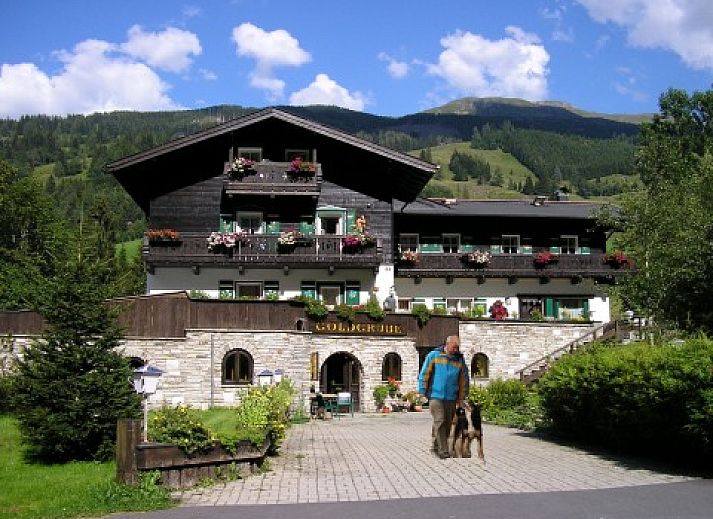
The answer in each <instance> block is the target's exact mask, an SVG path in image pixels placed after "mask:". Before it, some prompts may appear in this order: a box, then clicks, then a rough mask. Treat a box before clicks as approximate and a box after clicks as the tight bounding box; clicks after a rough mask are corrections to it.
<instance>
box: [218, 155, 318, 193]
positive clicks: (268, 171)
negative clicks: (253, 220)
mask: <svg viewBox="0 0 713 519" xmlns="http://www.w3.org/2000/svg"><path fill="white" fill-rule="evenodd" d="M224 176H225V181H224V185H223V187H224V189H225V192H226V193H236V194H237V193H242V194H263V193H265V194H281V193H284V194H297V195H299V194H305V195H314V194H318V193H319V185H320V184H321V182H322V168H321V166H320V165H319V164H315V171H311V172H310V171H300V172H291V171H290V163H289V162H257V163H255V164H254V165H253V166H252V167H251V168H250V169H246V170H244V171H242V172H236V171H232V172H231V170H230V164H229V163H227V162H226V163H225V167H224Z"/></svg>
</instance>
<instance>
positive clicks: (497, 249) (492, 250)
mask: <svg viewBox="0 0 713 519" xmlns="http://www.w3.org/2000/svg"><path fill="white" fill-rule="evenodd" d="M501 252H502V248H501V247H500V245H491V246H490V254H500V253H501Z"/></svg>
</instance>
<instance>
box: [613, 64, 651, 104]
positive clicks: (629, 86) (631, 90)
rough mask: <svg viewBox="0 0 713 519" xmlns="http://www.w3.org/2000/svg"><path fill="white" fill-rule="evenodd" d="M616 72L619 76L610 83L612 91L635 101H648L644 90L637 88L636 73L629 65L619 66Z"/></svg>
mask: <svg viewBox="0 0 713 519" xmlns="http://www.w3.org/2000/svg"><path fill="white" fill-rule="evenodd" d="M616 72H617V73H618V74H619V76H620V78H619V79H618V80H616V81H614V82H613V83H612V87H613V88H614V91H615V92H616V93H617V94H619V95H622V96H626V97H629V98H631V99H633V100H634V101H636V102H639V103H645V102H647V101H649V96H648V94H647V93H646V92H643V91H642V90H639V88H638V83H639V79H638V77H637V76H638V75H637V74H636V73H635V72H634V71H633V70H631V69H630V68H629V67H624V66H619V67H617V68H616Z"/></svg>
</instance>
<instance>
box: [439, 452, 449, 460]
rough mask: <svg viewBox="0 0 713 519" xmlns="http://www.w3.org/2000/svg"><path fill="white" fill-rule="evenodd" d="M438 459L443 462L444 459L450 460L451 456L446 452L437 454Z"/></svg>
mask: <svg viewBox="0 0 713 519" xmlns="http://www.w3.org/2000/svg"><path fill="white" fill-rule="evenodd" d="M438 457H439V458H441V459H442V460H444V459H446V458H450V457H451V455H450V454H448V453H447V452H439V453H438Z"/></svg>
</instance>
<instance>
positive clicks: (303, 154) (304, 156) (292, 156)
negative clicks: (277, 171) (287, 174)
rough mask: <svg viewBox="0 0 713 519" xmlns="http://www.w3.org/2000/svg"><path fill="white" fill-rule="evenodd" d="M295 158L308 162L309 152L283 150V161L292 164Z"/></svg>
mask: <svg viewBox="0 0 713 519" xmlns="http://www.w3.org/2000/svg"><path fill="white" fill-rule="evenodd" d="M295 157H300V158H301V159H302V160H303V161H305V162H307V161H308V160H309V150H289V149H288V150H285V160H286V161H287V162H292V161H293V160H294V159H295Z"/></svg>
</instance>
